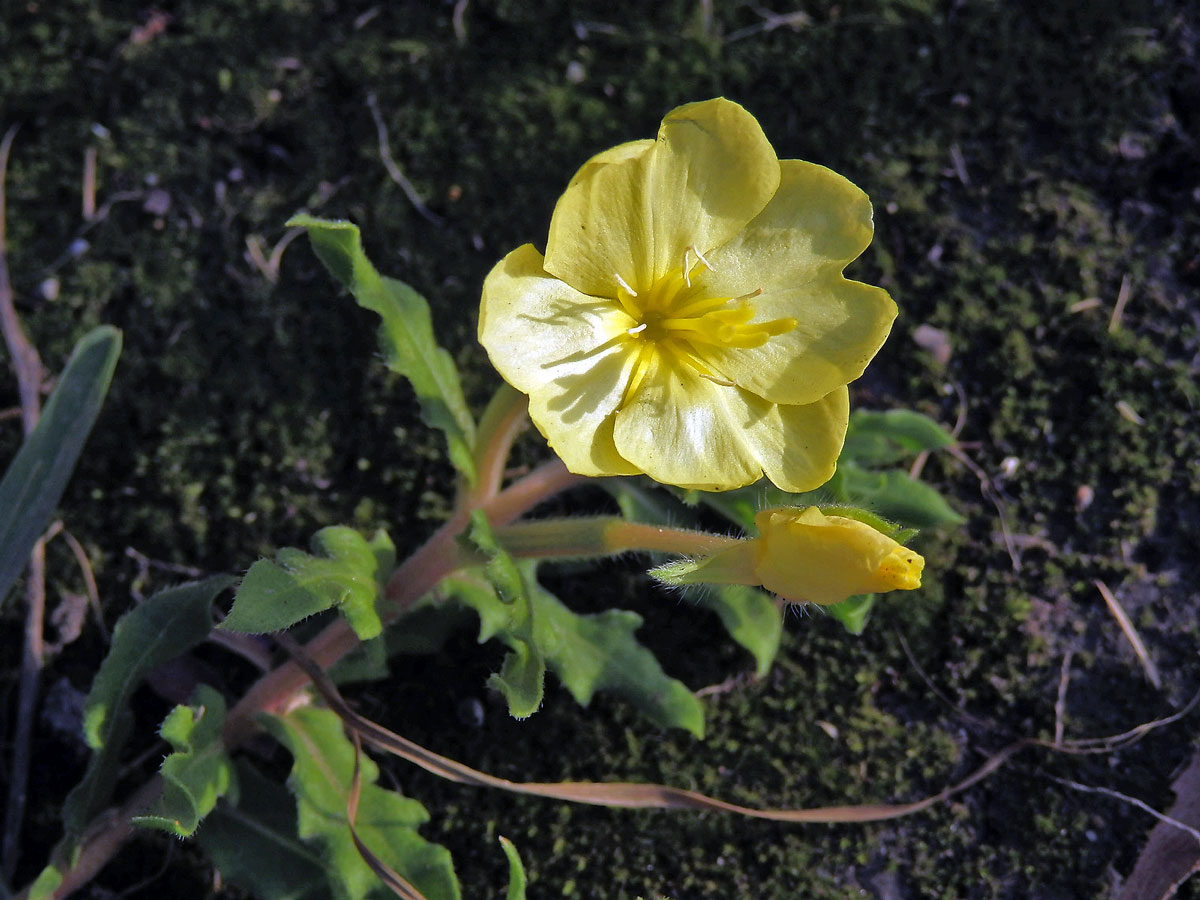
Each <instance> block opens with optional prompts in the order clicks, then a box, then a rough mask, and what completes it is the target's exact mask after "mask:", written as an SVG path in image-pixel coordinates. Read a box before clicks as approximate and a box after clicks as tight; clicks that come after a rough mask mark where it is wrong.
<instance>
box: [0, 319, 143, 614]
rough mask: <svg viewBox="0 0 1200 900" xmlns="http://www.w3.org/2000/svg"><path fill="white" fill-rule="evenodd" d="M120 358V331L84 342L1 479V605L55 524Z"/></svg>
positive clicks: (98, 333) (100, 332)
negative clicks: (33, 553) (56, 511)
mask: <svg viewBox="0 0 1200 900" xmlns="http://www.w3.org/2000/svg"><path fill="white" fill-rule="evenodd" d="M120 355H121V332H120V331H118V330H117V329H115V328H112V327H110V326H101V327H99V328H95V329H93V330H92V331H90V332H88V333H87V334H86V335H84V336H83V338H81V339H80V341H79V343H77V344H76V345H75V349H74V350H73V351H72V352H71V358H70V359H69V360H68V361H67V365H66V368H65V369H64V370H63V373H62V375H61V376H60V377H59V380H58V386H57V387H56V388H55V389H54V393H52V394H51V395H50V399H49V400H48V401H47V402H46V406H45V409H43V410H42V415H41V418H40V419H39V420H38V424H37V426H36V427H35V428H34V429H33V431H31V432H30V433H29V435H28V436H27V437H26V438H25V440H24V442H22V444H21V449H20V450H18V451H17V455H16V456H15V457H14V458H13V461H12V462H11V463H10V464H9V466H8V470H7V471H6V472H5V473H4V479H3V480H2V481H0V603H3V601H4V599H5V598H6V597H7V596H8V592H9V590H10V589H11V588H12V586H13V582H14V581H16V580H17V577H18V576H19V575H20V574H21V572H22V570H23V569H24V568H25V564H26V562H27V561H28V560H29V554H30V552H31V551H32V550H33V545H34V544H36V543H37V540H38V538H40V537H41V536H42V533H43V532H44V531H45V530H46V527H47V526H48V525H49V524H50V519H51V518H52V517H53V515H54V509H55V507H56V506H58V501H59V500H60V499H62V494H63V491H64V490H65V489H66V486H67V482H68V481H69V480H70V478H71V473H72V472H74V471H75V464H76V462H78V460H79V454H80V452H82V450H83V445H84V442H86V441H87V437H88V435H89V434H90V433H91V431H92V425H93V424H95V421H96V417H97V416H98V415H99V414H100V407H101V406H102V405H103V404H104V398H105V396H106V395H107V394H108V386H109V384H110V383H111V382H112V376H113V371H114V370H115V369H116V367H117V357H119V356H120Z"/></svg>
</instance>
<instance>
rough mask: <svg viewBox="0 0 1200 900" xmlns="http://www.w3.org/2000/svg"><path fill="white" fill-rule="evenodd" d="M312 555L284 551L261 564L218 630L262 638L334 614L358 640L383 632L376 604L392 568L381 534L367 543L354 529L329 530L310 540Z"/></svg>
mask: <svg viewBox="0 0 1200 900" xmlns="http://www.w3.org/2000/svg"><path fill="white" fill-rule="evenodd" d="M312 546H313V550H314V554H309V553H305V552H304V551H303V550H297V549H295V548H292V547H285V548H284V549H282V550H280V551H279V552H278V553H276V554H275V560H276V561H275V562H270V561H269V560H265V559H262V560H259V561H258V562H256V563H255V564H254V565H252V566H251V567H250V571H248V572H247V573H246V577H245V578H243V579H242V583H241V585H240V586H239V587H238V589H237V595H236V596H235V597H234V601H233V608H232V609H231V610H230V611H229V615H228V616H226V618H225V621H224V622H222V623H221V627H222V628H226V629H228V630H230V631H242V632H249V633H251V634H262V633H264V632H269V631H280V630H282V629H284V628H288V627H290V626H292V625H294V624H296V623H297V622H299V621H301V620H303V619H306V618H308V617H309V616H312V615H315V614H316V613H319V612H324V611H325V610H327V609H330V608H331V607H337V609H338V610H339V611H340V612H341V613H342V614H343V615H344V616H345V617H346V619H347V620H348V621H349V622H350V626H351V627H352V628H353V629H354V631H355V633H356V634H357V635H358V636H359V638H361V639H362V640H364V641H365V640H370V639H371V638H373V637H377V636H378V635H379V633H380V632H381V631H382V630H383V624H382V622H381V621H380V619H379V612H378V610H377V609H376V604H377V602H378V601H379V599H380V598H381V597H382V595H383V585H384V583H385V582H386V581H387V578H388V576H389V575H390V574H391V571H392V567H393V565H394V562H395V548H394V547H393V546H392V542H391V539H390V538H388V536H387V535H386V534H385V533H384V532H383V531H379V532H376V534H375V536H374V537H372V538H371V540H370V541H367V540H366V539H365V538H364V537H363V536H362V535H360V534H359V533H358V532H357V531H355V530H354V529H352V528H345V527H342V526H333V527H330V528H322V529H321V530H320V531H318V532H317V533H316V534H315V535H313V539H312Z"/></svg>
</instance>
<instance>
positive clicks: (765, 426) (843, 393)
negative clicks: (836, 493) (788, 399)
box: [741, 386, 850, 493]
mask: <svg viewBox="0 0 1200 900" xmlns="http://www.w3.org/2000/svg"><path fill="white" fill-rule="evenodd" d="M741 396H742V397H743V398H744V399H745V400H746V403H747V410H748V414H747V418H746V422H745V427H744V429H743V434H744V437H745V440H746V442H747V443H748V444H749V445H750V446H751V447H753V452H754V454H755V458H756V459H757V460H758V462H759V464H760V465H761V466H762V468H763V471H765V472H766V474H767V477H768V478H769V479H771V481H772V482H773V483H774V484H775V485H777V486H778V487H780V488H782V489H783V490H785V491H792V492H793V493H798V492H800V491H811V490H815V489H816V488H818V487H820V486H821V485H823V484H824V483H825V482H826V481H828V480H829V479H830V478H832V477H833V473H834V470H835V469H836V468H837V458H838V454H840V453H841V452H842V443H843V442H844V441H845V439H846V425H847V423H848V422H849V419H850V392H849V391H848V390H847V389H846V387H845V386H842V387H839V388H835V389H834V390H832V391H830V392H829V393H828V394H827V395H826V396H824V397H822V398H821V399H820V400H818V401H817V402H816V403H807V404H804V405H802V406H785V405H777V404H774V403H768V402H767V401H765V400H761V399H759V398H757V397H754V396H753V395H752V394H750V393H748V392H745V391H743V392H741Z"/></svg>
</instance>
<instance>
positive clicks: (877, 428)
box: [841, 409, 954, 466]
mask: <svg viewBox="0 0 1200 900" xmlns="http://www.w3.org/2000/svg"><path fill="white" fill-rule="evenodd" d="M953 443H954V437H953V436H952V435H951V434H950V433H949V432H947V431H946V430H945V429H944V428H942V426H941V425H939V424H938V423H937V422H935V421H933V419H930V418H929V417H928V416H923V415H921V414H920V413H917V412H913V411H912V410H909V409H893V410H889V411H888V412H872V411H870V410H865V409H858V410H855V411H854V414H853V415H851V416H850V425H849V428H848V429H847V431H846V443H845V444H844V445H843V447H842V455H841V459H843V460H845V461H847V462H854V463H858V464H859V465H864V466H883V465H889V464H891V463H894V462H897V461H899V460H901V459H904V458H905V457H906V456H915V455H916V454H918V453H920V452H922V451H924V450H940V449H941V448H942V447H949V446H950V445H951V444H953Z"/></svg>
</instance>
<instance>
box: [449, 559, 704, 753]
mask: <svg viewBox="0 0 1200 900" xmlns="http://www.w3.org/2000/svg"><path fill="white" fill-rule="evenodd" d="M521 568H522V570H523V571H524V573H525V582H526V584H527V593H528V598H529V605H528V611H527V613H526V614H525V615H524V616H522V615H521V614H520V612H521V610H520V609H519V608H517V605H516V604H503V603H501V602H500V600H498V599H497V598H496V595H495V591H493V590H491V589H490V585H489V584H488V583H487V582H486V581H485V580H484V578H483V577H482V576H480V575H477V574H471V573H466V574H461V575H457V576H454V577H452V578H447V579H445V580H444V581H443V582H442V585H443V589H444V590H446V591H447V592H449V593H450V594H451V595H452V596H453V597H454V598H455V599H457V600H458V601H459V602H460V603H462V604H464V605H465V606H469V607H471V608H472V609H474V610H475V611H476V612H477V613H478V614H479V621H480V628H479V635H480V637H479V639H480V641H481V642H482V641H484V640H487V639H488V638H489V637H493V636H494V637H496V638H498V639H500V640H502V641H504V642H505V643H509V646H513V644H514V643H518V644H524V645H526V646H527V647H528V652H529V654H530V655H531V656H532V655H537V656H539V657H540V658H541V659H542V660H544V663H545V665H546V666H547V667H549V668H550V669H551V670H553V672H554V673H555V674H556V675H557V676H558V678H559V680H560V681H562V683H563V685H564V686H566V688H567V690H569V691H570V692H571V695H572V696H573V697H574V698H575V699H576V700H577V701H578V702H579V703H581V704H582V705H584V706H587V704H588V703H590V702H591V699H592V697H593V695H594V694H595V693H596V692H597V691H607V692H609V693H613V694H616V695H618V696H620V697H623V698H624V699H626V700H628V701H629V702H631V703H633V705H634V706H636V707H637V708H638V710H639V711H640V712H641V713H642V714H643V715H645V716H647V717H648V718H649V719H650V720H652V721H653V722H654V723H655V724H657V725H661V726H664V727H672V728H684V729H686V730H688V731H690V732H692V734H694V735H696V736H697V737H703V736H704V707H703V705H702V704H701V703H700V701H699V700H698V699H697V698H696V696H695V695H694V694H693V693H692V692H691V691H689V690H688V689H687V687H686V686H685V685H684V684H683V683H682V682H680V681H677V680H676V679H674V678H670V677H669V676H668V675H667V674H666V673H665V672H663V670H662V667H661V666H660V665H659V663H658V660H657V659H655V658H654V654H653V653H651V652H650V651H649V650H648V649H646V648H645V647H643V646H642V645H641V644H639V643H638V641H637V639H636V638H635V637H634V636H633V635H634V632H635V631H636V630H637V629H638V628H639V627H640V626H641V624H642V618H641V616H639V615H637V613H633V612H628V611H626V610H618V609H610V610H607V611H605V612H602V613H599V614H597V615H587V616H584V615H579V614H577V613H574V612H572V611H571V610H570V609H568V608H567V607H566V606H564V605H563V604H562V602H561V601H560V600H559V599H558V598H557V597H555V596H554V595H553V594H551V593H550V592H549V591H547V590H546V589H545V588H543V587H542V586H541V585H539V584H538V583H537V582H536V580H535V577H534V567H533V564H532V563H524V564H522V566H521ZM510 642H511V643H510Z"/></svg>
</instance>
